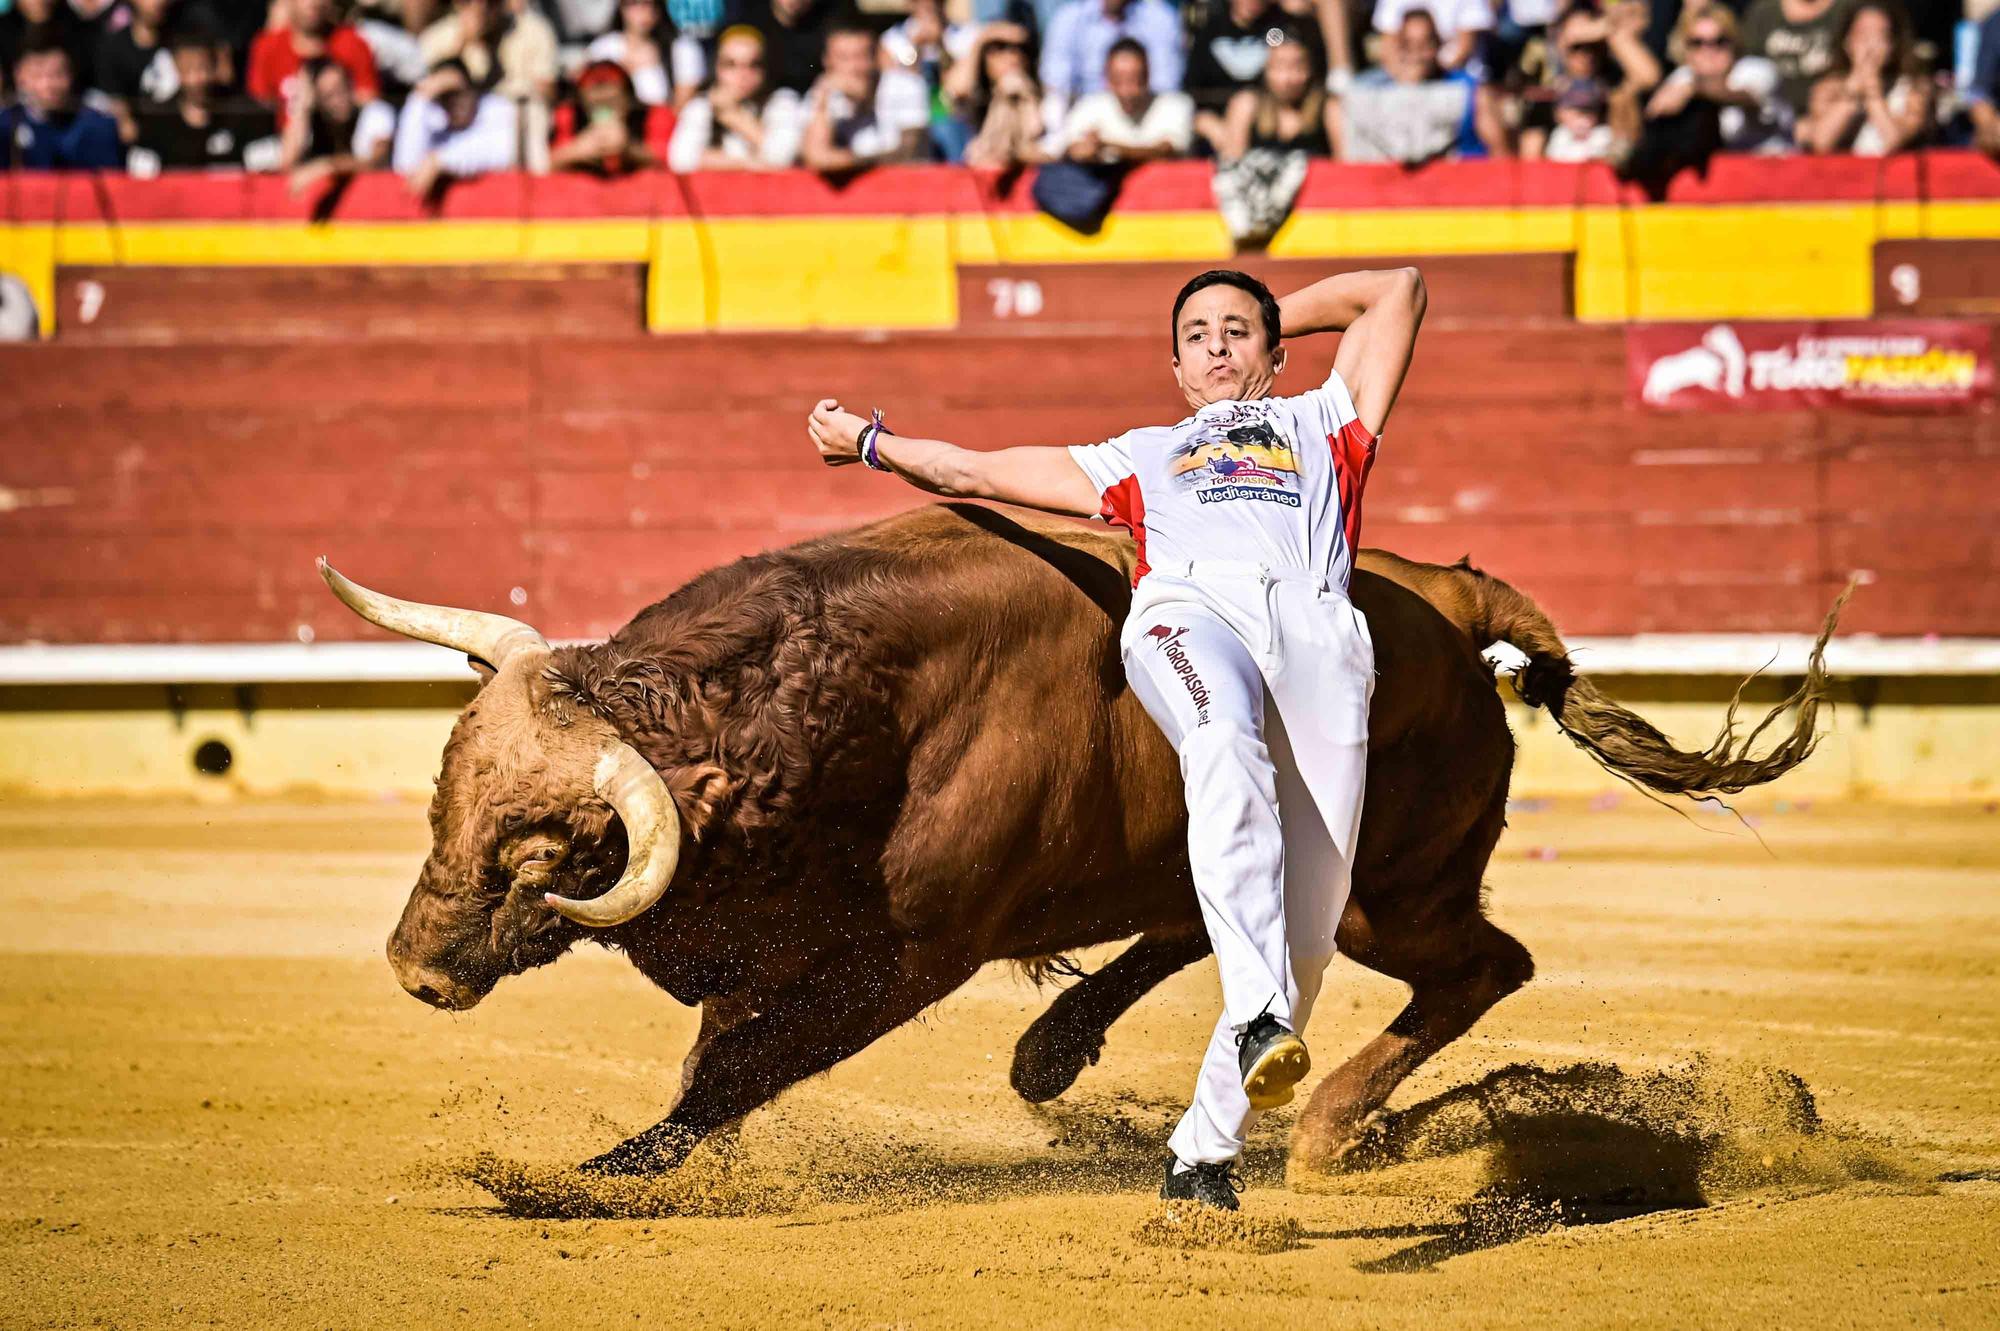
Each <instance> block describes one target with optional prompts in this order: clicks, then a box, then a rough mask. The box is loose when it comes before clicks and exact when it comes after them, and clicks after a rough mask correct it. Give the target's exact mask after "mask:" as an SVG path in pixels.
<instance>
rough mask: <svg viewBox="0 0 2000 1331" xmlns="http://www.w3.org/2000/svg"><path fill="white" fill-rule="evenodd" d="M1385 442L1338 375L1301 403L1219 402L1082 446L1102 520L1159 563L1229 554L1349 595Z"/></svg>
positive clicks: (1074, 452)
mask: <svg viewBox="0 0 2000 1331" xmlns="http://www.w3.org/2000/svg"><path fill="white" fill-rule="evenodd" d="M1375 445H1376V440H1375V437H1374V436H1373V435H1371V434H1369V433H1368V430H1367V428H1366V427H1365V426H1363V425H1362V424H1361V422H1360V420H1359V419H1358V418H1357V417H1356V415H1355V411H1354V399H1353V397H1352V396H1351V395H1350V394H1349V393H1348V391H1347V385H1346V384H1345V383H1343V382H1342V381H1341V378H1340V374H1339V372H1338V371H1333V372H1331V373H1329V374H1328V375H1327V378H1326V383H1325V384H1323V385H1322V386H1320V387H1318V388H1315V389H1313V390H1312V391H1311V392H1307V393H1300V394H1299V395H1298V396H1296V397H1267V398H1260V399H1258V400H1257V401H1255V402H1235V401H1223V402H1211V403H1209V404H1208V405H1207V406H1205V407H1203V408H1202V409H1201V410H1199V411H1197V412H1195V414H1194V415H1192V416H1190V417H1188V418H1187V419H1186V420H1184V421H1182V422H1181V423H1180V424H1178V425H1145V426H1141V427H1140V428H1138V429H1136V430H1128V431H1127V432H1126V433H1124V434H1121V435H1119V436H1118V437H1117V438H1116V439H1109V440H1106V441H1105V442H1104V443H1101V444H1076V445H1072V446H1071V448H1070V450H1069V452H1070V456H1071V457H1073V458H1075V459H1076V462H1077V465H1078V466H1080V467H1082V468H1083V470H1084V474H1085V475H1087V476H1089V477H1090V481H1091V484H1093V485H1095V486H1096V487H1097V492H1098V496H1099V498H1100V499H1101V501H1102V505H1103V506H1102V507H1101V508H1100V509H1099V510H1098V512H1099V516H1100V517H1102V518H1103V519H1104V520H1105V521H1106V522H1109V523H1111V524H1112V525H1113V526H1117V527H1124V528H1126V529H1127V530H1129V531H1130V532H1131V533H1132V536H1133V538H1134V539H1135V540H1137V541H1138V543H1139V562H1138V567H1137V569H1136V571H1135V572H1134V575H1133V583H1134V585H1135V586H1136V585H1137V583H1138V580H1139V579H1140V578H1143V577H1145V576H1146V574H1147V573H1148V572H1149V571H1151V570H1152V569H1154V568H1161V569H1165V568H1169V567H1172V566H1174V565H1177V564H1183V563H1186V562H1189V561H1195V562H1199V561H1201V560H1214V559H1227V560H1237V561H1247V562H1252V563H1261V564H1268V565H1270V566H1271V567H1272V568H1292V569H1304V570H1306V571H1308V572H1311V573H1316V574H1318V575H1319V576H1321V577H1323V578H1325V579H1326V580H1327V582H1328V583H1329V584H1330V585H1332V586H1335V587H1339V588H1341V589H1343V590H1345V589H1346V587H1347V580H1348V576H1349V574H1351V573H1352V572H1353V571H1354V552H1355V550H1356V549H1357V548H1358V546H1359V543H1360V537H1361V489H1362V486H1363V485H1364V484H1366V482H1367V480H1368V469H1369V467H1370V466H1372V465H1373V464H1374V461H1375Z"/></svg>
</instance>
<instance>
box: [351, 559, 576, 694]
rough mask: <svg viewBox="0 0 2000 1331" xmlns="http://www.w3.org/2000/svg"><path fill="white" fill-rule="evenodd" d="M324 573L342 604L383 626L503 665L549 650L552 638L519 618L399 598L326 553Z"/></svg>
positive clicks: (391, 630) (392, 631)
mask: <svg viewBox="0 0 2000 1331" xmlns="http://www.w3.org/2000/svg"><path fill="white" fill-rule="evenodd" d="M319 575H320V577H322V578H324V579H326V585H327V586H329V587H331V588H332V589H333V594H334V595H335V596H338V597H339V598H340V602H341V604H342V605H344V606H346V607H347V608H348V609H349V610H352V611H353V612H354V613H355V614H357V615H359V616H361V617H362V618H363V619H365V620H367V621H368V622H369V623H370V624H373V625H375V626H376V627H378V628H385V629H387V630H389V632H391V633H400V634H402V635H403V636H404V637H406V638H415V639H416V640H417V641H418V642H434V643H436V644H437V645H438V646H440V647H451V648H454V649H456V650H458V651H461V652H464V653H465V654H466V655H467V656H476V657H478V658H479V659H480V660H482V661H484V662H486V664H488V665H490V666H492V667H493V668H494V669H495V670H498V669H499V668H500V667H501V666H502V665H503V664H505V662H506V660H507V658H508V657H509V656H512V655H513V654H514V653H515V652H518V651H521V650H523V649H525V648H530V647H532V648H536V649H538V650H540V651H544V652H546V651H547V650H548V649H549V643H548V639H546V638H544V637H543V636H542V635H541V634H539V633H537V632H535V631H534V630H533V629H531V628H529V627H528V626H527V625H526V624H523V623H522V622H521V621H520V620H518V619H509V618H507V616H505V615H489V614H487V613H485V612H484V611H481V610H458V609H455V608H453V607H451V606H448V605H425V604H424V603H423V602H421V601H399V600H397V599H396V598H395V597H393V596H384V595H382V593H380V592H371V591H369V590H368V589H367V588H366V587H363V586H361V585H359V584H358V583H353V582H349V581H348V580H347V579H346V578H344V577H342V576H341V575H340V573H339V571H338V570H336V569H335V568H334V567H333V565H331V564H329V563H327V562H326V558H325V557H324V556H321V558H320V561H319Z"/></svg>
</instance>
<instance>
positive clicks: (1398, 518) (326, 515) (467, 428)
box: [0, 287, 2000, 642]
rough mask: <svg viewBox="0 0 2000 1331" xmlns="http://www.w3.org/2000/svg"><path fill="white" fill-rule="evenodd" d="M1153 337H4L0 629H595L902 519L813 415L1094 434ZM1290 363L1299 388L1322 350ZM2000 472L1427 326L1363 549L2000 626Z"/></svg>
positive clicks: (1908, 436) (951, 429) (1598, 356)
mask: <svg viewBox="0 0 2000 1331" xmlns="http://www.w3.org/2000/svg"><path fill="white" fill-rule="evenodd" d="M592 290H593V293H594V294H593V295H592V297H591V299H592V300H594V301H596V300H601V299H602V298H603V297H604V295H605V290H604V288H602V287H597V288H593V289H592ZM330 317H333V316H330ZM523 331H524V332H528V333H532V332H533V331H534V330H533V329H532V328H528V329H524V330H523ZM1165 354H1166V348H1165V346H1164V343H1163V340H1162V338H1161V337H1160V335H1159V333H1158V331H1157V330H1150V331H1148V332H1146V333H1144V334H1140V333H1131V334H1124V333H1115V334H1107V335H1080V334H1055V335H1045V336H1033V337H1023V336H1019V335H1014V334H1001V333H977V332H968V333H964V334H960V335H955V336H949V337H946V336H917V335H911V336H899V337H889V338H881V339H873V340H868V339H859V338H854V337H826V336H743V337H729V338H708V339H685V340H680V339H648V338H645V337H643V336H639V335H636V334H603V335H587V334H578V335H573V336H566V337H532V338H530V337H516V338H508V339H501V340H492V341H468V340H465V339H463V338H460V337H453V336H451V335H449V334H445V333H437V332H432V333H430V334H429V335H426V336H423V337H420V338H415V339H411V340H381V339H368V340H336V341H311V342H307V341H288V342H280V343H277V344H275V345H258V344H254V343H252V344H210V345H185V344H183V345H171V346H145V345H119V344H104V345H86V344H80V343H71V344H62V343H58V344H56V345H52V346H45V347H39V348H32V349H10V350H5V351H0V381H4V382H5V383H6V384H7V386H8V397H9V399H10V400H9V408H8V417H7V425H6V427H5V432H6V434H7V435H8V437H9V440H10V443H9V445H8V446H7V447H6V448H5V449H0V486H4V487H5V495H4V497H5V499H6V500H7V504H8V507H9V508H10V509H11V511H9V512H6V513H5V514H4V517H0V568H4V569H5V570H6V571H7V576H6V577H5V579H4V580H0V640H4V641H9V642H19V641H24V640H46V641H57V642H138V641H207V642H215V641H241V640H292V639H294V638H295V637H297V636H299V634H300V631H301V629H302V627H303V628H304V629H306V630H309V631H310V632H311V633H312V634H314V635H317V636H318V637H319V638H322V639H326V638H344V637H350V636H357V631H358V630H359V629H360V628H361V626H360V625H358V624H357V623H355V622H354V621H353V620H352V618H351V617H350V616H348V615H347V614H346V613H345V612H344V611H342V610H340V609H339V607H338V606H336V605H335V604H334V602H333V601H332V599H331V598H330V597H328V596H327V595H326V594H325V592H324V591H323V590H322V589H321V588H320V586H319V584H318V582H317V580H316V579H315V578H314V577H313V575H312V559H313V556H315V555H317V554H320V553H325V554H327V555H329V556H331V557H332V558H333V559H334V560H335V562H336V563H338V564H339V565H340V566H341V567H342V568H343V569H344V570H345V571H347V572H348V573H350V574H352V575H353V576H355V577H356V578H359V579H360V580H362V581H364V582H368V583H371V584H374V585H377V586H380V587H382V588H384V589H385V590H389V591H392V592H397V593H401V594H405V595H410V596H416V597H422V598H425V599H433V600H440V601H450V602H456V603H460V604H465V605H472V606H479V607H484V608H492V609H500V610H508V609H510V608H511V609H512V612H513V613H516V614H518V615H520V616H522V617H524V618H527V619H530V620H532V621H534V622H535V623H537V624H538V625H540V626H541V627H542V628H543V629H544V630H545V631H547V632H548V633H550V634H551V635H565V636H566V635H593V634H602V633H604V632H606V631H608V630H610V629H611V628H613V627H615V626H616V625H618V624H619V623H621V622H622V621H623V620H624V619H625V618H626V617H628V616H629V615H630V614H631V613H632V612H633V611H634V610H636V609H637V608H638V607H639V606H641V605H643V604H645V603H646V602H647V601H649V600H651V599H653V598H655V597H658V596H660V595H663V594H664V593H666V592H667V591H669V590H671V589H672V588H673V587H674V586H675V585H677V584H678V583H679V582H680V581H682V580H683V579H685V578H687V577H688V576H690V575H691V574H693V573H695V572H698V571H699V570H701V569H703V568H706V567H709V566H710V565H712V564H714V563H716V562H718V561H720V560H724V559H727V558H730V557H732V556H734V555H738V554H741V553H744V552H748V551H753V550H757V549H760V548H765V547H769V546H772V545H775V544H780V543H783V542H787V541H791V540H794V539H797V538H799V537H803V536H806V535H809V534H812V533H815V532H820V531H825V530H827V529H829V528H833V527H837V526H840V525H843V524H847V523H851V522H857V521H860V520H863V519H866V518H869V517H873V516H876V515H879V514H883V513H888V512H892V511H895V510H897V509H900V508H903V507H906V506H909V505H911V504H914V503H917V502H921V496H918V495H916V494H915V492H913V491H910V490H907V489H905V488H903V487H901V486H899V485H897V484H896V483H894V482H892V481H890V480H888V479H886V478H884V477H880V476H876V475H873V474H870V473H866V472H864V471H862V470H860V469H859V468H847V469H843V470H840V471H837V472H835V471H828V470H826V469H824V468H823V467H821V466H820V464H819V463H818V461H817V460H816V458H815V457H814V455H813V454H812V452H811V450H810V448H809V446H808V445H807V444H806V442H805V438H804V431H803V417H804V413H805V411H806V409H807V407H808V405H809V404H810V403H811V402H812V400H813V399H814V398H816V397H819V396H822V395H837V396H840V397H842V398H843V399H844V400H846V401H847V402H849V403H851V404H854V405H856V406H858V407H864V408H865V407H866V406H868V405H871V404H880V405H882V406H883V407H884V408H886V409H887V410H889V412H890V413H891V417H892V420H893V421H894V423H896V424H897V425H898V426H900V427H901V428H902V429H904V430H906V431H921V432H926V433H934V434H940V435H943V436H945V437H948V438H955V439H960V440H963V441H964V442H967V443H970V444H975V445H998V444H1002V443H1008V442H1023V441H1029V442H1060V441H1081V440H1090V439H1097V438H1102V437H1104V436H1106V435H1109V434H1111V433H1114V432H1117V431H1119V430H1122V429H1125V428H1127V427H1129V426H1131V425H1133V424H1136V423H1141V422H1145V421H1160V420H1171V419H1175V418H1177V417H1178V416H1179V415H1181V414H1182V412H1183V410H1184V409H1183V408H1182V407H1181V406H1180V404H1179V402H1178V401H1177V398H1176V395H1175V393H1174V391H1173V387H1172V384H1171V382H1170V381H1169V379H1168V377H1167V371H1166V366H1165V363H1164V362H1165ZM1295 355H1296V359H1295V361H1294V365H1293V368H1292V370H1291V371H1289V373H1288V380H1289V382H1290V383H1292V384H1296V385H1304V384H1306V383H1308V382H1312V381H1315V380H1316V378H1317V376H1318V375H1320V374H1322V373H1323V372H1324V370H1325V367H1326V364H1327V362H1328V359H1329V358H1330V355H1331V346H1330V345H1323V346H1312V345H1311V344H1305V345H1302V346H1301V347H1300V348H1299V350H1298V352H1297V353H1295ZM1996 487H2000V427H1997V426H1996V423H1995V418H1994V416H1993V415H1992V414H1991V412H1986V413H1982V414H1978V415H1973V416H1959V417H1931V418H1926V417H1881V416H1861V415H1831V414H1829V415H1812V414H1784V415H1777V414H1774V415H1754V416H1728V417H1687V416H1679V417H1665V416H1653V415H1646V414H1642V413H1639V412H1636V411H1634V410H1632V409H1630V408H1628V407H1627V406H1626V404H1625V394H1624V359H1623V333H1622V331H1621V330H1619V329H1615V328H1590V327H1580V326H1577V325H1574V324H1566V323H1555V322H1544V321H1541V320H1532V319H1530V320H1522V319H1518V318H1517V319H1514V320H1511V321H1507V322H1493V323H1485V324H1479V323H1475V324H1471V325H1463V324H1461V325H1453V324H1449V323H1440V324H1439V325H1437V326H1436V327H1433V328H1431V329H1428V330H1427V331H1426V333H1425V340H1424V345H1423V347H1422V349H1421V351H1420V354H1419V360H1418V365H1417V368H1416V371H1415V373H1414V374H1413V375H1412V378H1411V381H1410V385H1409V388H1408V391H1407V393H1406V395H1405V399H1404V403H1403V405H1402V406H1401V407H1399V409H1398V411H1397V414H1396V418H1395V420H1394V422H1393V423H1392V426H1391V428H1390V430H1389V432H1388V436H1387V438H1386V440H1385V443H1384V451H1383V454H1382V459H1381V463H1380V465H1378V466H1377V468H1376V470H1375V473H1374V478H1373V480H1372V481H1371V488H1370V492H1369V496H1368V506H1367V521H1366V525H1365V528H1364V539H1365V540H1366V541H1367V542H1368V543H1370V544H1375V545H1384V546H1389V547H1392V548H1394V549H1397V550H1400V551H1402V552H1403V553H1405V554H1409V555H1412V556H1417V557H1422V558H1437V559H1451V558H1456V557H1457V556H1459V555H1461V554H1467V553H1469V554H1470V555H1471V556H1472V557H1473V558H1474V560H1475V561H1476V562H1478V563H1480V564H1482V565H1483V566H1485V567H1487V568H1488V569H1490V570H1492V571H1493V572H1495V573H1498V574H1500V575H1502V576H1505V577H1507V578H1509V579H1512V580H1514V581H1516V582H1517V583H1519V584H1520V585H1521V586H1523V587H1525V588H1527V589H1529V590H1531V591H1532V592H1533V593H1534V594H1535V595H1537V596H1538V597H1540V598H1541V599H1542V601H1543V602H1544V604H1545V605H1547V606H1548V608H1549V609H1550V610H1551V611H1552V612H1553V613H1554V614H1555V615H1556V617H1557V619H1558V621H1559V622H1560V623H1561V624H1562V626H1563V627H1564V628H1565V629H1566V630H1568V631H1570V632H1574V633H1599V634H1617V633H1632V632H1650V631H1686V632H1728V631H1758V630H1803V629H1806V628H1809V627H1811V626H1812V625H1813V624H1814V623H1815V622H1816V620H1817V618H1818V616H1819V615H1820V613H1821V612H1822V611H1823V610H1824V608H1825V605H1826V603H1827V602H1828V601H1829V600H1830V599H1831V598H1832V596H1833V594H1834V593H1835V592H1836V591H1837V590H1838V587H1839V585H1840V584H1841V583H1842V582H1843V581H1844V580H1845V578H1846V577H1847V575H1848V573H1849V572H1850V571H1853V570H1857V569H1865V570H1871V571H1872V572H1873V573H1874V574H1875V575H1876V577H1877V579H1878V580H1877V582H1876V584H1875V585H1874V586H1873V587H1871V588H1869V589H1868V590H1867V592H1866V594H1865V595H1863V596H1862V597H1860V598H1858V599H1857V600H1856V602H1855V605H1854V608H1853V612H1852V617H1851V621H1850V622H1851V624H1852V626H1853V627H1854V628H1855V629H1857V630H1873V631H1877V632H1881V633H1887V634H1924V633H1932V632H1936V633H1944V634H2000V579H1996V578H1995V577H1994V576H1993V571H1994V569H1995V567H1996V564H2000V548H1996V547H2000V531H1996V527H2000V524H1996V522H1995V520H1994V510H1995V504H1994V501H1993V499H1992V496H1993V495H1994V493H1995V492H1996ZM516 588H518V589H520V592H521V593H522V595H523V597H524V598H525V599H524V600H523V602H522V603H521V604H519V605H518V606H513V607H510V601H509V594H510V592H511V591H513V590H514V589H516Z"/></svg>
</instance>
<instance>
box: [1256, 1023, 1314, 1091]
mask: <svg viewBox="0 0 2000 1331" xmlns="http://www.w3.org/2000/svg"><path fill="white" fill-rule="evenodd" d="M1311 1071H1312V1055H1311V1054H1308V1053H1307V1052H1306V1045H1305V1041H1303V1040H1301V1039H1299V1038H1298V1037H1297V1036H1291V1037H1290V1038H1288V1039H1284V1040H1280V1041H1278V1042H1277V1043H1276V1044H1274V1045H1272V1046H1271V1047H1270V1048H1269V1049H1266V1050H1265V1051H1264V1054H1263V1056H1262V1057H1261V1058H1259V1059H1258V1060H1257V1061H1256V1062H1255V1063H1253V1064H1251V1065H1250V1070H1249V1071H1248V1072H1246V1073H1244V1074H1243V1091H1244V1093H1245V1094H1246V1095H1248V1096H1249V1097H1250V1107H1251V1108H1252V1109H1276V1108H1278V1107H1279V1106H1280V1105H1288V1104H1290V1103H1291V1102H1292V1088H1293V1087H1294V1086H1297V1085H1298V1084H1299V1082H1300V1081H1301V1080H1302V1079H1303V1078H1304V1077H1305V1075H1306V1074H1307V1073H1308V1072H1311Z"/></svg>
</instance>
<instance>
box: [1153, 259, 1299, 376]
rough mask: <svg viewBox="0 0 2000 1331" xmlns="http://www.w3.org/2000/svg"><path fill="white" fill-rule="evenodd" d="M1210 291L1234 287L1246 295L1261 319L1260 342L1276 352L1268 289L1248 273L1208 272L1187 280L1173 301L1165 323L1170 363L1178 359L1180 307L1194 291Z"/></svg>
mask: <svg viewBox="0 0 2000 1331" xmlns="http://www.w3.org/2000/svg"><path fill="white" fill-rule="evenodd" d="M1210 287H1235V288H1236V289H1237V290H1238V291H1244V292H1248V293H1249V295H1250V298H1251V299H1252V300H1254V301H1256V302H1257V312H1258V313H1259V314H1261V315H1263V316H1264V338H1265V341H1266V342H1267V343H1268V344H1269V345H1270V348H1271V349H1272V350H1273V351H1275V350H1277V348H1278V341H1279V338H1278V298H1277V297H1276V296H1274V295H1272V294H1271V288H1269V287H1267V286H1265V285H1264V284H1263V283H1262V282H1259V281H1258V280H1257V279H1256V278H1254V277H1252V276H1250V274H1248V273H1239V272H1237V271H1236V270H1235V269H1234V268H1211V269H1209V270H1208V271H1207V272H1205V273H1203V274H1201V276H1199V277H1195V278H1190V279H1189V280H1188V284H1187V285H1186V286H1184V287H1182V288H1181V294H1180V295H1178V296H1175V297H1174V313H1173V318H1172V319H1170V320H1169V321H1168V323H1167V343H1168V345H1170V346H1171V347H1173V349H1174V359H1175V360H1179V359H1180V358H1181V307H1182V306H1183V305H1186V304H1187V303H1188V298H1189V297H1190V296H1192V295H1194V293H1195V292H1197V291H1206V290H1208V288H1210Z"/></svg>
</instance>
